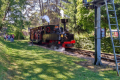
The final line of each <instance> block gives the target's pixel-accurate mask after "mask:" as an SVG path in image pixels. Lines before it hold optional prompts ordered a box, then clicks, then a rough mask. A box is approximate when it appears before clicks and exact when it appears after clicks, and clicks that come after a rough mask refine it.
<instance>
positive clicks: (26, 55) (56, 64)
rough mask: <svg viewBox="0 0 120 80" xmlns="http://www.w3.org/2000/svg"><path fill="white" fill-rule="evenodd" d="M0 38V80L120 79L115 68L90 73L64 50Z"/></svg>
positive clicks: (77, 59) (78, 59)
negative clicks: (59, 50) (58, 50)
mask: <svg viewBox="0 0 120 80" xmlns="http://www.w3.org/2000/svg"><path fill="white" fill-rule="evenodd" d="M28 45H29V44H28V41H25V40H21V41H17V40H15V42H9V41H4V40H3V39H2V38H0V80H120V77H118V76H117V75H116V71H103V72H93V71H90V70H88V69H87V68H84V67H82V66H80V65H78V64H75V62H79V61H84V60H83V59H80V58H76V57H73V56H70V55H65V54H63V53H59V52H55V51H52V50H47V49H43V48H41V47H38V46H28Z"/></svg>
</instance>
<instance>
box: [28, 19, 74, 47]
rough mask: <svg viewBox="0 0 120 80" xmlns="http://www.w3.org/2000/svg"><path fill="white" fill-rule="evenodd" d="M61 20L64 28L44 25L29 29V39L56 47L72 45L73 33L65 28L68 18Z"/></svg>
mask: <svg viewBox="0 0 120 80" xmlns="http://www.w3.org/2000/svg"><path fill="white" fill-rule="evenodd" d="M61 21H62V23H63V24H64V28H62V27H59V26H58V25H45V26H39V27H36V28H32V29H30V40H31V41H34V42H37V43H39V44H47V45H48V46H50V47H51V46H55V47H56V48H57V49H59V48H60V47H64V48H71V47H73V46H74V45H73V44H74V43H75V40H74V34H71V33H69V31H67V30H66V22H67V21H68V20H66V19H62V20H61Z"/></svg>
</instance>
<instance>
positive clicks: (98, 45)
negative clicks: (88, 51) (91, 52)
mask: <svg viewBox="0 0 120 80" xmlns="http://www.w3.org/2000/svg"><path fill="white" fill-rule="evenodd" d="M100 9H101V8H100V6H95V61H94V64H95V65H102V62H101V26H100V22H101V10H100Z"/></svg>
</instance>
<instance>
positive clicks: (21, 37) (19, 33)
mask: <svg viewBox="0 0 120 80" xmlns="http://www.w3.org/2000/svg"><path fill="white" fill-rule="evenodd" d="M14 34H15V39H18V38H19V39H24V35H23V33H22V32H20V31H19V30H16V31H15V33H14ZM19 35H20V37H19Z"/></svg>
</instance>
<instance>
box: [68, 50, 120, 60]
mask: <svg viewBox="0 0 120 80" xmlns="http://www.w3.org/2000/svg"><path fill="white" fill-rule="evenodd" d="M66 51H69V52H72V53H75V54H82V55H86V56H88V57H92V58H94V55H95V52H93V51H87V50H80V49H66ZM101 59H102V60H106V61H109V62H115V61H114V55H113V54H107V53H101ZM117 60H118V62H120V56H117Z"/></svg>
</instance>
